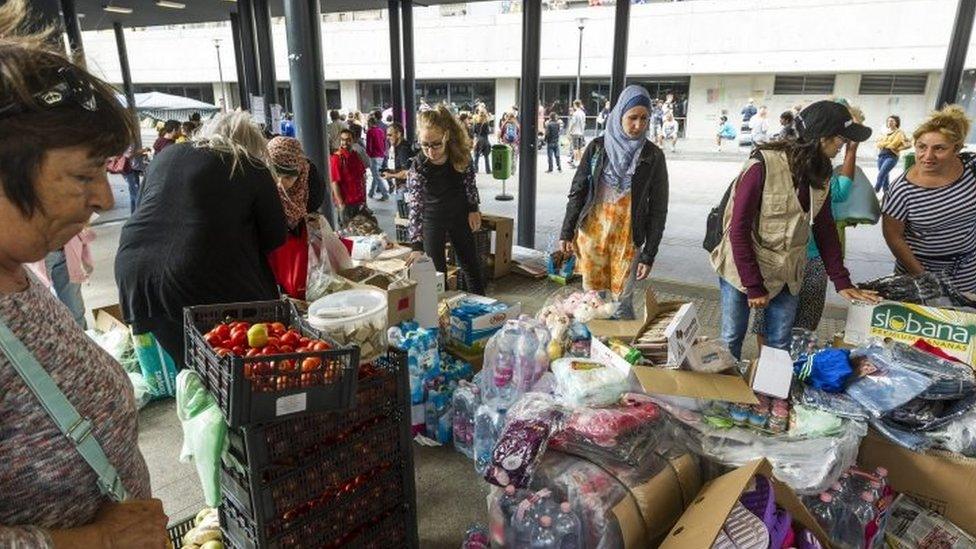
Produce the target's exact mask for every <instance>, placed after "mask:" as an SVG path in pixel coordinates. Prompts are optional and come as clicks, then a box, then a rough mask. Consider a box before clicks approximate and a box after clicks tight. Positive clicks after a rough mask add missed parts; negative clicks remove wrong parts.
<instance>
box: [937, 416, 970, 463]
mask: <svg viewBox="0 0 976 549" xmlns="http://www.w3.org/2000/svg"><path fill="white" fill-rule="evenodd" d="M927 435H928V437H929V438H930V439H931V440H932V441H933V444H934V445H935V446H936V447H938V448H941V449H943V450H948V451H950V452H955V453H957V454H962V455H964V456H966V457H971V458H976V411H970V412H968V413H966V414H965V415H962V416H960V417H957V418H956V419H954V420H952V421H950V422H949V423H947V424H945V425H943V426H942V427H940V428H938V429H936V430H935V431H932V432H930V433H927Z"/></svg>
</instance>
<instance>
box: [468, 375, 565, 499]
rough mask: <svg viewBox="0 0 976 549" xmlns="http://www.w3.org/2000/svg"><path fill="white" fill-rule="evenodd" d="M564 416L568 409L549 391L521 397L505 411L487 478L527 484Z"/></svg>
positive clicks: (498, 482)
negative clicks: (557, 402) (564, 409)
mask: <svg viewBox="0 0 976 549" xmlns="http://www.w3.org/2000/svg"><path fill="white" fill-rule="evenodd" d="M564 417H565V412H564V411H563V410H562V408H561V407H559V406H558V405H557V404H556V402H555V401H554V400H553V398H552V397H551V396H549V395H545V394H541V393H528V394H526V395H525V396H524V397H522V399H521V400H519V401H518V403H516V404H515V406H514V407H513V408H512V409H511V410H509V411H508V414H507V415H506V418H505V427H504V428H503V429H502V432H501V434H500V435H499V436H498V441H497V442H496V443H495V447H494V449H493V450H492V456H491V465H489V467H488V470H487V471H486V472H485V480H487V481H488V482H490V483H492V484H494V485H496V486H502V487H504V486H508V485H509V484H511V485H514V486H515V487H516V488H525V487H527V486H528V484H529V482H530V481H531V479H532V473H533V472H534V471H535V467H536V465H537V464H538V462H539V459H540V458H541V457H542V454H543V453H545V451H546V446H548V444H549V438H550V437H552V436H553V434H555V433H556V432H558V431H559V430H560V429H562V422H563V418H564Z"/></svg>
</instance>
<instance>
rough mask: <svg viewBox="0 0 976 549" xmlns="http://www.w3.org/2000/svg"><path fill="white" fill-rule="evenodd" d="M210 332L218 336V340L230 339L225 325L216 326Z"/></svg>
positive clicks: (228, 327) (227, 327) (228, 329)
mask: <svg viewBox="0 0 976 549" xmlns="http://www.w3.org/2000/svg"><path fill="white" fill-rule="evenodd" d="M211 331H212V332H213V333H215V334H217V335H218V336H220V339H230V326H228V325H226V324H218V325H217V326H216V327H215V328H214V329H213V330H211Z"/></svg>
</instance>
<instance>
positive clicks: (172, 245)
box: [115, 112, 288, 365]
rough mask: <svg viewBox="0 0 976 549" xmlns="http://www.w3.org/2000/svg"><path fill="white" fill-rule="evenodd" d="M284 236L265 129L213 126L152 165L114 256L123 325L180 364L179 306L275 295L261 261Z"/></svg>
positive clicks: (224, 119) (222, 118)
mask: <svg viewBox="0 0 976 549" xmlns="http://www.w3.org/2000/svg"><path fill="white" fill-rule="evenodd" d="M287 231H288V225H287V223H286V218H285V213H284V210H283V209H282V205H281V198H280V197H279V194H278V188H277V185H276V184H275V180H274V177H273V175H272V171H271V165H270V161H269V159H268V142H267V141H266V140H265V139H264V135H263V134H262V132H261V129H260V128H258V126H257V125H256V124H254V122H252V121H251V119H250V116H249V115H248V113H246V112H233V113H226V114H222V115H218V116H216V117H214V118H212V119H211V120H209V121H208V122H207V123H206V124H205V125H204V126H203V127H202V128H201V129H200V130H199V131H198V132H197V134H196V135H194V136H193V141H191V142H189V143H181V144H179V145H171V146H170V148H169V149H168V150H167V151H166V154H164V155H161V156H160V157H159V158H158V159H156V160H155V161H154V162H153V163H152V164H150V165H149V171H147V172H146V182H145V188H144V190H143V194H142V198H141V199H140V202H139V208H138V209H137V210H136V213H135V215H134V216H131V217H129V220H128V221H127V222H126V224H125V226H123V227H122V235H121V237H120V238H119V251H118V253H117V254H116V256H115V281H116V283H117V284H118V287H119V302H120V304H121V306H122V314H123V315H124V317H125V318H124V320H125V321H126V322H128V323H129V324H130V325H131V326H132V331H133V333H136V334H144V333H151V334H152V335H153V336H155V338H156V339H157V340H158V341H159V343H160V345H161V346H162V347H163V349H164V350H165V351H166V352H167V353H169V355H170V357H171V358H173V359H174V362H175V363H176V364H177V365H182V362H183V360H182V359H183V345H184V343H183V308H184V307H189V306H193V305H207V304H211V303H238V302H242V301H262V300H269V299H277V298H278V297H279V296H280V294H279V292H278V285H277V283H276V281H275V276H274V273H273V272H272V270H271V266H270V265H269V263H268V259H267V254H268V252H270V251H272V250H274V249H276V248H278V247H279V246H281V244H282V243H284V241H285V236H286V233H287Z"/></svg>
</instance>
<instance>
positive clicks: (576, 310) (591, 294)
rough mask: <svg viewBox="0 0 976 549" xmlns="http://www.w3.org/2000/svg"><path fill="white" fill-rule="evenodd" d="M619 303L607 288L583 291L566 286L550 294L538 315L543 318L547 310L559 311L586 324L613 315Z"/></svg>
mask: <svg viewBox="0 0 976 549" xmlns="http://www.w3.org/2000/svg"><path fill="white" fill-rule="evenodd" d="M619 305H620V304H619V303H618V302H616V301H614V299H613V295H612V294H611V293H610V292H608V291H606V290H603V291H583V290H580V289H579V288H573V287H566V288H560V289H558V290H556V291H555V292H553V293H552V294H550V295H549V297H548V298H546V301H545V303H543V305H542V308H541V309H539V313H538V315H537V316H536V317H537V318H540V319H541V317H543V316H544V315H546V313H547V312H558V313H561V314H564V315H567V316H569V317H570V318H571V319H573V320H578V321H579V322H582V323H584V324H585V323H587V322H589V321H591V320H600V319H608V318H611V317H613V315H614V314H616V312H617V308H618V307H619Z"/></svg>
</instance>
